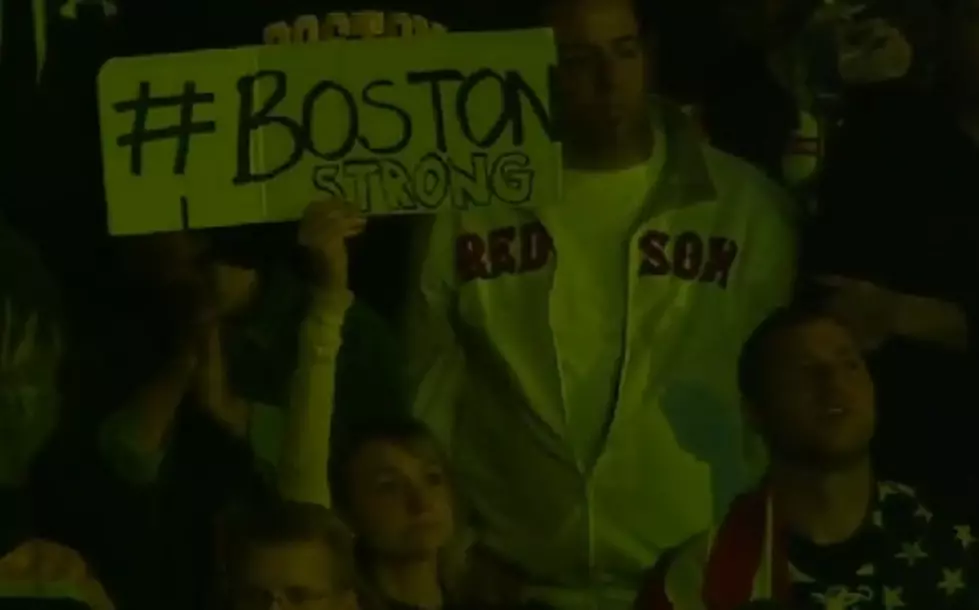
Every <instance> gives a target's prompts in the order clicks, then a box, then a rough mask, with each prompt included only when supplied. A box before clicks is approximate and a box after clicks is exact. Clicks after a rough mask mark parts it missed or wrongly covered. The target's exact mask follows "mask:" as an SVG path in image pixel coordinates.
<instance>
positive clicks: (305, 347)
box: [277, 292, 366, 508]
mask: <svg viewBox="0 0 979 610" xmlns="http://www.w3.org/2000/svg"><path fill="white" fill-rule="evenodd" d="M352 301H353V297H352V295H351V294H350V293H349V292H345V293H343V294H340V295H325V296H322V297H317V298H314V299H313V304H312V306H311V308H310V313H309V315H308V316H307V317H306V320H305V321H304V322H303V325H302V329H301V331H300V338H299V366H298V369H297V370H296V377H295V380H294V382H293V391H292V396H291V398H290V403H291V404H290V405H289V412H288V414H287V415H286V424H285V428H284V437H283V439H282V452H281V457H280V459H279V464H278V469H277V482H278V488H279V493H280V494H281V495H282V496H283V497H284V498H285V499H287V500H291V501H295V502H309V503H313V504H319V505H321V506H324V507H326V508H329V507H330V504H331V502H330V488H329V485H328V484H327V476H326V464H327V461H328V460H329V457H330V439H331V435H332V434H331V433H332V424H333V415H334V400H335V396H336V377H337V357H338V355H339V352H340V342H341V332H342V326H343V318H344V314H345V313H346V311H347V309H348V308H349V307H350V304H351V302H352ZM364 382H365V383H366V380H364Z"/></svg>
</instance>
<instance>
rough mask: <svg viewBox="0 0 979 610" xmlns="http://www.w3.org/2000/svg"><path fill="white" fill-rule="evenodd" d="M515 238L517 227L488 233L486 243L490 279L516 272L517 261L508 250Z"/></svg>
mask: <svg viewBox="0 0 979 610" xmlns="http://www.w3.org/2000/svg"><path fill="white" fill-rule="evenodd" d="M516 237H517V227H503V228H500V229H493V230H492V231H490V232H489V236H488V237H487V238H486V241H487V242H488V244H489V248H488V250H489V268H490V277H499V276H500V275H502V274H504V273H516V272H517V259H516V258H515V257H514V256H513V252H512V251H511V250H510V247H511V245H512V244H513V240H514V239H516Z"/></svg>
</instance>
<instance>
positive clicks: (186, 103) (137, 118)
mask: <svg viewBox="0 0 979 610" xmlns="http://www.w3.org/2000/svg"><path fill="white" fill-rule="evenodd" d="M213 102H214V94H213V93H198V92H197V84H196V83H194V82H193V81H187V82H186V83H184V92H183V94H181V95H171V96H163V97H153V96H152V95H151V94H150V84H149V82H148V81H143V82H141V83H139V94H138V96H137V97H136V99H134V100H130V101H127V102H117V103H116V104H113V108H114V109H115V111H116V112H130V111H131V112H132V113H133V129H132V131H130V132H129V133H128V134H126V135H124V136H119V138H118V139H117V140H116V143H117V144H118V145H119V146H122V147H125V146H129V147H131V149H132V150H131V151H130V157H129V171H130V172H131V173H132V174H133V175H135V176H139V175H141V174H142V172H143V145H144V144H146V143H148V142H156V141H159V140H170V139H176V140H177V153H176V155H175V156H174V159H173V173H174V174H183V173H184V170H185V169H186V168H187V154H188V153H189V152H190V137H191V136H192V135H195V134H202V133H214V131H215V130H216V129H217V127H216V126H215V124H214V121H196V122H195V121H194V107H195V106H197V105H198V104H211V103H213ZM154 108H180V122H179V123H178V124H177V125H175V126H172V127H163V128H161V129H147V128H146V119H147V118H149V113H150V110H152V109H154Z"/></svg>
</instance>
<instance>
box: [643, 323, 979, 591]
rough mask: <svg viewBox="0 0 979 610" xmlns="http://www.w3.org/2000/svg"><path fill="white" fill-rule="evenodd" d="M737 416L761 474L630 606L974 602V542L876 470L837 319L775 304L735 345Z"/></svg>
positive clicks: (863, 387)
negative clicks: (755, 435)
mask: <svg viewBox="0 0 979 610" xmlns="http://www.w3.org/2000/svg"><path fill="white" fill-rule="evenodd" d="M740 382H741V387H742V390H743V392H744V395H745V398H746V401H747V410H748V415H749V416H750V418H751V420H752V421H753V422H754V424H755V425H756V426H757V428H758V429H759V430H760V431H761V432H762V434H763V436H764V438H765V440H766V443H767V445H768V448H769V451H770V453H771V465H770V468H769V471H768V475H767V477H766V479H765V481H764V483H763V484H762V486H761V487H759V488H758V489H757V490H755V491H754V492H751V493H748V494H746V495H744V496H742V497H740V498H739V499H738V500H736V501H735V503H734V504H733V505H732V506H731V508H730V510H729V511H728V513H727V515H726V516H725V517H724V519H723V520H722V521H721V522H720V523H719V524H718V525H717V526H716V527H715V528H714V529H713V530H711V531H709V532H706V533H704V534H702V535H700V536H697V537H695V538H694V539H693V540H691V541H690V542H689V543H687V544H686V545H684V546H683V547H682V548H681V549H679V550H678V551H677V553H676V555H675V556H674V557H673V559H672V560H671V561H670V562H669V565H663V566H660V569H659V570H658V572H659V574H660V577H658V578H653V579H651V580H650V581H648V582H647V586H646V587H645V589H644V591H643V592H642V593H641V594H640V597H639V600H638V601H637V608H643V609H648V610H652V609H675V610H693V609H697V610H701V609H705V608H709V609H711V610H720V609H732V610H733V609H734V608H737V607H739V606H740V605H741V604H744V603H747V602H749V601H753V600H760V599H769V598H774V599H775V600H777V601H780V602H782V603H786V604H789V605H790V606H791V607H793V608H800V609H808V608H813V609H815V608H849V607H853V605H854V604H859V607H860V608H865V609H868V610H869V609H876V608H881V609H891V608H898V607H907V608H928V609H932V610H939V609H959V608H961V609H963V610H964V609H966V608H976V607H977V604H979V596H977V595H979V588H976V587H975V586H974V585H973V582H974V580H973V579H976V578H979V572H977V571H976V567H977V566H976V565H975V559H976V556H975V553H976V551H977V549H979V546H976V544H975V542H976V539H975V538H974V537H973V535H972V532H971V529H970V527H969V526H968V525H967V524H966V523H965V522H963V521H959V520H956V519H955V518H953V517H952V516H951V515H949V514H942V513H941V512H940V511H938V510H935V512H932V511H931V510H929V508H928V507H927V506H926V505H925V504H924V503H923V502H922V500H921V498H920V497H919V496H918V495H917V494H916V492H915V490H914V489H912V488H911V487H908V486H906V485H902V484H900V483H895V482H892V481H885V480H882V479H881V478H879V477H877V476H876V474H875V472H874V469H873V467H872V466H871V458H870V451H869V445H870V440H871V438H872V437H873V431H874V423H875V407H874V385H873V381H872V380H871V377H870V374H869V373H868V371H867V368H866V366H865V364H864V361H863V358H862V356H861V353H860V349H859V347H858V346H857V344H856V343H855V342H854V340H853V339H852V338H851V337H850V335H849V334H848V333H847V331H846V330H845V329H844V327H843V326H842V325H841V324H839V323H837V322H836V321H835V320H833V319H832V318H830V317H827V316H826V315H825V314H823V313H820V312H814V311H810V310H806V309H802V308H797V309H783V310H780V311H778V312H776V313H775V314H774V315H772V316H771V317H770V318H768V319H767V320H766V321H765V322H764V323H763V324H762V325H761V326H760V327H759V328H758V329H757V330H756V331H755V333H754V334H753V335H752V337H751V338H750V339H749V340H748V342H747V343H746V345H745V347H744V351H743V352H742V357H741V363H740Z"/></svg>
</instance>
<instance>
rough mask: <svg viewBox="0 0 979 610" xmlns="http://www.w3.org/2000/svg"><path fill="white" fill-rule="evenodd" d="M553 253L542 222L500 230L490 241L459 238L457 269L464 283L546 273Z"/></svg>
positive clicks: (469, 236) (468, 236) (478, 237)
mask: <svg viewBox="0 0 979 610" xmlns="http://www.w3.org/2000/svg"><path fill="white" fill-rule="evenodd" d="M517 242H519V247H517V246H518V243H517ZM553 250H554V242H553V241H552V240H551V236H550V235H549V234H548V233H547V230H546V229H545V228H544V225H542V224H541V223H539V222H531V223H527V224H524V225H521V226H520V227H515V226H507V227H499V228H496V229H492V230H491V231H489V232H488V233H487V234H486V237H483V236H482V235H477V234H476V233H464V234H462V235H460V236H459V237H457V238H456V269H457V271H458V273H459V279H460V281H462V282H463V283H465V282H469V281H472V280H476V279H482V280H486V279H492V278H495V277H499V276H501V275H504V274H511V275H514V274H518V273H530V272H532V271H537V270H538V269H543V268H544V266H545V265H547V262H548V261H549V260H550V258H551V252H553Z"/></svg>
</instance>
